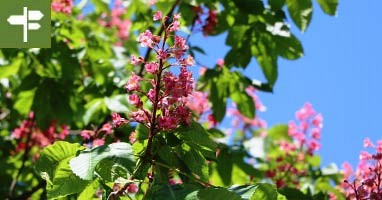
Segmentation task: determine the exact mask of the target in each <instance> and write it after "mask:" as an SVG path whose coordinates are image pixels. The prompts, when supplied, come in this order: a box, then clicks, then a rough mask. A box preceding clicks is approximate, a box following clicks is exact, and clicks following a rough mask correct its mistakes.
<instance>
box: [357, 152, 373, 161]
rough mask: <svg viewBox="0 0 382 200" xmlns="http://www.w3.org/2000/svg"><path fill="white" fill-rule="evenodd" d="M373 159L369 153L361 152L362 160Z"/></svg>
mask: <svg viewBox="0 0 382 200" xmlns="http://www.w3.org/2000/svg"><path fill="white" fill-rule="evenodd" d="M371 158H372V156H371V154H370V153H369V152H367V151H361V153H360V155H359V159H360V160H370V159H371Z"/></svg>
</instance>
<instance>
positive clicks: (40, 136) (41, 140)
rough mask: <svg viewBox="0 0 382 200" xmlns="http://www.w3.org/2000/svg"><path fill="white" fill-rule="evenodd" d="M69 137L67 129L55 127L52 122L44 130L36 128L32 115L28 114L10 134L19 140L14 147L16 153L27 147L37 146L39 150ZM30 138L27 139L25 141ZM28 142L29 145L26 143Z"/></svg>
mask: <svg viewBox="0 0 382 200" xmlns="http://www.w3.org/2000/svg"><path fill="white" fill-rule="evenodd" d="M68 135H69V127H68V126H66V125H61V126H59V127H57V122H56V121H53V122H52V123H51V124H50V125H49V127H48V128H47V129H46V130H42V129H40V128H39V127H38V126H37V123H36V121H35V116H34V113H33V112H31V113H29V116H28V119H26V120H24V121H23V122H22V123H21V125H20V126H19V127H17V128H15V129H14V130H13V132H12V137H13V138H15V139H17V140H20V141H19V142H18V146H17V147H16V152H18V151H21V150H24V149H25V148H26V147H27V146H28V147H32V146H38V147H40V148H42V147H45V146H48V145H50V144H52V143H53V142H54V141H56V140H63V139H65V138H66V136H68ZM28 137H30V138H29V139H27V138H28ZM28 140H29V143H27V141H28Z"/></svg>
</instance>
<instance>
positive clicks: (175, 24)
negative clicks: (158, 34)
mask: <svg viewBox="0 0 382 200" xmlns="http://www.w3.org/2000/svg"><path fill="white" fill-rule="evenodd" d="M179 27H180V22H179V21H178V20H176V19H175V17H174V22H172V24H171V26H170V28H169V30H170V31H173V32H176V31H178V30H179Z"/></svg>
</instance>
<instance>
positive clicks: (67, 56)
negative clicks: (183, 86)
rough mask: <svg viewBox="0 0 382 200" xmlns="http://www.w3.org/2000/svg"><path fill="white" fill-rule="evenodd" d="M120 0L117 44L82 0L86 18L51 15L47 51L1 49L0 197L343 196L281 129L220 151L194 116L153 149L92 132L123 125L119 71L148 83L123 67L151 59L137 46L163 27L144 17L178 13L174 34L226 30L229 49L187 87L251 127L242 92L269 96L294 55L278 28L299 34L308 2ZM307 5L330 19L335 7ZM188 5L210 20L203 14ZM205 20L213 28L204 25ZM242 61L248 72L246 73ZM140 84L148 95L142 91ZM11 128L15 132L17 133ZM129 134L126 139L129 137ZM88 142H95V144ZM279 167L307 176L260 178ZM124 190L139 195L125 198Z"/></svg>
mask: <svg viewBox="0 0 382 200" xmlns="http://www.w3.org/2000/svg"><path fill="white" fill-rule="evenodd" d="M124 2H125V3H126V7H124V12H123V14H122V15H120V16H118V17H119V18H120V19H121V20H129V29H128V34H127V37H125V38H121V37H120V36H119V35H118V34H120V31H121V30H119V28H118V27H117V26H113V25H110V24H109V25H101V24H102V22H105V23H108V22H110V20H111V19H112V18H113V9H111V8H110V7H112V8H113V4H111V2H109V1H107V0H91V2H90V4H91V5H93V6H94V8H93V9H90V10H89V9H84V8H83V6H84V4H83V3H86V0H85V1H81V2H80V3H79V4H78V5H77V6H76V7H74V8H73V10H72V12H71V13H69V14H68V13H62V12H52V29H51V32H52V38H51V40H52V48H50V49H1V50H0V99H1V100H0V111H1V113H0V131H1V132H0V135H1V137H0V146H1V148H0V156H1V161H0V169H2V170H1V172H0V177H1V180H2V183H3V184H2V185H1V186H0V198H1V199H5V198H9V199H25V198H27V197H31V198H32V199H44V198H46V197H47V198H49V199H93V198H96V197H100V196H101V197H102V199H116V198H121V199H134V198H136V199H142V198H146V199H187V200H197V199H201V200H204V199H205V200H209V199H219V200H225V199H227V200H234V199H248V200H249V199H256V200H262V199H264V200H273V199H274V200H284V199H289V200H294V199H296V200H297V199H307V200H308V199H312V200H321V199H329V194H330V195H334V196H336V197H337V199H344V196H343V194H342V193H341V192H340V191H337V190H336V189H335V188H334V185H335V184H339V182H341V174H340V173H339V170H338V169H337V168H336V167H335V166H329V167H327V168H321V166H320V158H319V156H317V155H314V154H313V153H311V154H310V153H308V152H307V151H306V149H304V148H301V149H299V150H298V151H295V152H291V153H290V154H286V152H285V151H283V150H281V149H279V146H280V142H281V141H287V142H290V143H293V140H294V138H293V137H292V136H291V135H289V134H288V126H287V125H278V126H275V127H272V128H270V129H268V130H266V129H264V128H262V127H254V128H253V129H250V131H249V134H250V136H248V132H246V131H248V130H246V131H244V130H240V129H237V130H235V134H237V136H236V137H235V139H234V140H235V141H234V142H232V143H229V144H228V143H224V142H221V138H222V137H225V135H226V133H225V131H224V130H220V129H218V128H219V127H210V126H209V125H208V124H207V123H205V121H203V120H202V117H201V116H198V114H195V113H194V118H193V121H192V122H190V124H189V125H181V126H179V127H177V128H176V129H174V130H170V131H166V130H161V131H160V132H158V133H157V134H156V135H155V137H154V138H152V139H151V140H152V141H150V139H149V138H150V135H151V132H150V131H151V130H149V129H148V128H147V127H145V126H143V125H142V124H137V123H131V124H127V125H125V126H122V127H118V128H114V130H113V132H112V133H111V134H110V133H105V132H107V131H108V130H109V129H107V130H106V129H103V125H104V124H107V123H110V122H111V121H112V117H111V116H112V113H113V112H117V113H123V114H124V116H126V118H128V117H129V114H128V113H129V112H131V111H134V109H135V108H134V107H133V106H132V105H131V104H130V103H129V101H128V98H127V95H126V94H125V93H126V91H125V89H124V87H123V86H124V84H125V83H126V82H127V80H128V78H129V77H130V75H131V73H130V72H135V73H136V74H138V75H140V76H143V77H145V78H147V79H149V78H151V77H152V76H151V75H150V74H147V73H145V72H144V70H143V69H144V65H143V64H142V65H141V66H134V65H133V64H131V63H130V61H131V60H130V57H131V56H132V55H135V56H137V55H139V54H143V55H142V57H144V60H146V61H148V60H155V59H156V58H155V52H152V50H148V49H142V48H141V47H140V46H139V43H137V42H136V40H137V37H138V35H139V33H141V32H144V31H145V30H151V31H152V32H153V33H154V34H157V35H160V36H162V34H163V31H164V30H163V28H162V26H160V25H158V24H157V23H155V22H153V20H152V16H153V14H154V13H155V12H156V11H158V10H159V11H161V12H162V13H164V15H166V14H167V15H168V16H172V15H173V14H175V13H180V14H181V18H180V23H181V28H180V32H182V34H183V35H186V37H192V36H193V34H195V33H197V32H198V30H199V29H201V30H203V32H204V34H205V35H207V36H210V35H211V36H213V35H220V34H227V37H226V41H225V44H226V45H227V46H228V47H230V50H229V51H228V52H227V54H226V56H225V57H224V66H219V65H216V66H211V67H210V68H209V69H208V70H206V72H205V73H204V74H202V75H201V76H200V78H199V79H198V80H197V81H196V89H197V90H199V91H203V92H206V93H207V94H208V100H209V102H210V104H211V109H212V110H211V113H212V117H213V118H214V120H216V121H217V122H221V121H222V120H223V119H224V118H225V117H226V113H227V108H228V107H229V105H228V104H227V102H230V101H232V102H234V103H235V104H236V106H237V110H238V112H239V113H240V114H241V115H242V116H244V117H246V118H248V119H255V118H256V117H257V115H256V114H257V112H258V111H256V104H255V103H256V102H255V100H254V99H253V98H252V96H251V95H250V94H249V93H248V92H246V89H247V88H248V87H251V86H252V87H255V88H256V89H257V90H261V91H264V92H271V91H273V89H274V88H275V85H276V81H277V77H278V62H277V61H278V59H279V57H281V58H284V59H288V60H295V59H298V58H300V57H301V56H303V55H304V51H303V47H302V44H301V43H300V41H299V40H298V39H297V37H296V36H295V35H294V34H293V33H291V31H290V25H289V24H288V23H287V21H293V23H294V24H295V25H296V26H297V27H298V28H299V29H300V30H301V31H305V30H306V29H307V28H308V26H309V25H310V21H311V19H312V13H313V5H312V4H313V3H314V2H312V0H299V1H297V0H268V1H262V0H223V1H215V0H208V1H202V0H193V1H188V0H184V1H181V0H169V1H167V0H159V1H158V2H157V3H156V4H155V5H151V6H150V5H148V4H147V3H146V2H145V1H141V0H132V1H124ZM317 3H318V4H319V5H320V7H321V8H322V10H323V11H324V12H325V13H327V14H329V15H335V13H336V8H337V4H338V3H337V0H317ZM198 9H201V10H202V13H208V11H211V12H214V13H215V15H216V16H215V15H211V14H210V15H209V16H205V15H204V16H202V14H201V13H200V12H199V11H196V10H198ZM85 11H86V12H85ZM198 12H199V13H198ZM84 13H85V14H84ZM199 15H200V16H199ZM199 17H200V18H199ZM213 17H216V20H217V23H216V24H212V25H211V23H212V22H211V20H212V19H211V18H213ZM199 20H200V21H201V22H199ZM168 23H170V22H168ZM208 23H210V24H208ZM207 26H212V29H207V28H206V27H207ZM170 42H172V41H170ZM202 42H203V41H200V43H202ZM188 45H189V49H188V53H189V54H191V55H194V57H195V60H198V55H200V54H208V52H205V50H203V49H201V48H200V47H199V46H198V44H197V43H195V44H189V43H188ZM252 59H255V60H256V61H257V65H256V66H252V65H250V63H251V60H252ZM248 67H260V68H261V70H262V72H263V73H264V76H265V77H266V80H267V82H266V83H259V82H258V81H257V80H252V79H250V78H249V77H247V76H246V75H245V74H243V73H242V72H241V70H238V69H245V68H248ZM142 88H146V89H147V90H148V88H149V84H146V85H145V84H143V85H142ZM146 101H148V100H147V99H146ZM31 112H33V116H31V114H30V113H31ZM23 120H24V122H23ZM21 124H24V125H21ZM63 125H65V126H63ZM247 125H248V124H247ZM68 127H70V129H68ZM85 129H87V130H91V131H93V132H91V134H90V135H91V136H92V138H91V139H84V138H82V137H81V136H80V132H81V130H85ZM16 130H17V131H21V132H22V131H24V132H25V134H21V135H22V136H21V137H17V136H15V131H16ZM65 131H66V132H65ZM133 131H134V134H136V135H135V139H136V141H135V142H131V141H129V136H130V137H131V135H132V134H133V133H132V132H133ZM262 132H267V135H266V136H261V133H262ZM60 135H62V137H61V136H60ZM252 138H261V139H262V141H263V148H262V149H261V150H259V151H262V152H263V153H264V155H266V156H263V157H254V156H253V155H251V154H250V153H249V150H248V148H247V147H245V145H244V144H245V143H246V142H247V141H249V140H251V139H252ZM55 140H63V141H55ZM97 140H102V141H104V142H105V144H104V145H100V146H98V147H95V146H97V145H94V142H95V141H97ZM116 141H119V142H118V143H114V142H116ZM149 141H150V142H149ZM151 142H152V143H151ZM131 143H132V144H131ZM48 145H49V146H48ZM148 146H150V149H149V151H150V153H147V151H148V150H147V149H148ZM299 153H304V155H305V157H304V162H297V161H296V160H295V157H296V158H297V157H298V154H299ZM280 158H282V161H280ZM248 159H252V161H254V162H255V163H256V164H253V163H251V162H249V161H248ZM280 162H283V164H288V163H289V165H293V166H294V167H295V168H296V169H297V170H302V171H305V172H306V173H305V174H303V175H298V176H296V177H294V176H292V175H290V174H288V173H289V170H287V171H288V173H287V172H285V174H284V175H282V176H283V177H278V178H280V180H281V179H282V180H284V178H285V177H290V179H285V180H284V181H285V184H284V185H282V187H280V185H277V183H276V179H272V176H268V175H267V173H269V172H271V171H273V170H276V169H277V168H278V167H279V165H280ZM172 181H175V183H172ZM296 181H297V182H296ZM170 183H171V184H170ZM132 184H134V185H137V186H136V187H137V189H138V190H137V191H134V192H129V193H128V194H126V192H125V191H127V190H128V189H129V187H131V185H132ZM130 191H131V190H130Z"/></svg>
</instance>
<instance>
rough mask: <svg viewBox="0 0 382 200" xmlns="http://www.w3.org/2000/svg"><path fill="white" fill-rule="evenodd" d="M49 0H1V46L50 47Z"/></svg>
mask: <svg viewBox="0 0 382 200" xmlns="http://www.w3.org/2000/svg"><path fill="white" fill-rule="evenodd" d="M50 3H51V1H50V0H49V1H48V0H33V1H30V0H16V1H15V0H1V6H0V36H1V37H0V48H50V46H51V41H50V40H51V33H50V29H51V19H50V12H51V11H50Z"/></svg>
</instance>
